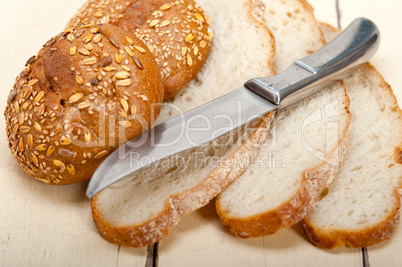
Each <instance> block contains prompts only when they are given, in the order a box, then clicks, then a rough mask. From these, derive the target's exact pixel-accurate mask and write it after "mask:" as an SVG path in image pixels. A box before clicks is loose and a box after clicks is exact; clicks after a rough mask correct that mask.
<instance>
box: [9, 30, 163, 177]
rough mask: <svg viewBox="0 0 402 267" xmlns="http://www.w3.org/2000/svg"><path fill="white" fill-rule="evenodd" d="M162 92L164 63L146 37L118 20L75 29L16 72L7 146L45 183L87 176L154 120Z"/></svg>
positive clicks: (26, 169)
mask: <svg viewBox="0 0 402 267" xmlns="http://www.w3.org/2000/svg"><path fill="white" fill-rule="evenodd" d="M127 38H130V42H133V45H136V46H138V47H140V48H141V49H142V52H140V51H138V50H137V49H133V50H132V49H131V48H130V46H131V44H130V42H129V41H128V39H127ZM116 46H119V48H118V47H116ZM122 50H124V51H123V52H121V51H122ZM162 100H163V81H162V78H161V76H160V73H159V68H158V66H157V64H156V62H155V60H154V57H153V55H152V53H151V52H150V51H149V50H148V49H147V47H146V46H145V45H144V44H143V43H142V41H141V40H139V39H138V38H136V37H135V36H133V35H132V34H131V33H129V32H127V31H125V30H122V29H120V28H117V27H116V26H113V25H103V26H93V27H83V28H80V29H71V30H69V31H65V32H62V33H61V34H59V35H58V36H56V37H55V38H52V39H51V40H49V41H48V42H47V43H46V44H45V46H44V48H43V49H42V50H41V51H39V53H38V55H36V56H34V57H32V58H31V59H30V60H28V62H27V68H26V69H25V70H24V71H23V72H22V73H21V74H20V75H19V76H18V77H17V80H16V83H15V85H14V89H13V90H12V91H11V92H10V96H9V98H8V102H7V106H6V110H5V117H6V123H7V125H6V130H7V137H8V141H9V147H10V149H11V152H12V153H13V155H14V156H15V158H16V159H17V161H18V163H19V164H20V165H21V166H22V167H23V168H24V170H25V171H27V172H28V173H29V174H30V175H31V176H33V177H35V178H36V179H38V180H40V181H42V182H44V183H48V184H53V185H65V184H72V183H78V182H81V181H85V180H88V179H89V178H90V177H91V176H92V174H93V172H94V171H95V169H96V168H97V167H98V166H99V164H100V163H101V162H102V161H103V160H104V159H105V157H106V156H107V155H109V154H110V153H111V152H112V151H113V150H114V149H116V148H117V147H118V146H119V144H121V143H123V142H126V141H127V140H130V139H131V138H133V137H135V136H136V135H138V134H140V133H142V132H143V131H144V130H146V129H148V128H149V127H150V126H151V125H152V124H153V122H154V120H155V118H156V116H157V115H158V114H159V112H160V103H161V102H162Z"/></svg>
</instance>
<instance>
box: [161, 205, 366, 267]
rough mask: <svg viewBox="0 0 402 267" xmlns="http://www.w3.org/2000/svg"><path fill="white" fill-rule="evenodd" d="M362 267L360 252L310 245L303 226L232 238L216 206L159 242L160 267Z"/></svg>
mask: <svg viewBox="0 0 402 267" xmlns="http://www.w3.org/2000/svg"><path fill="white" fill-rule="evenodd" d="M190 265H191V266H223V265H225V266H234V267H235V266H239V267H240V266H306V267H307V266H355V267H360V266H362V256H361V253H360V249H346V248H343V249H339V250H335V251H324V250H321V249H318V248H316V247H314V246H313V245H311V244H310V243H309V242H308V241H307V240H306V237H305V235H304V233H303V230H302V228H301V226H300V225H296V226H294V227H291V228H289V229H284V230H281V231H279V232H278V233H276V234H274V235H271V236H266V237H260V238H251V239H241V238H237V237H234V236H232V235H230V234H229V233H228V232H226V231H225V229H224V228H223V227H222V224H221V223H220V221H219V219H218V218H217V215H216V213H215V207H214V204H213V203H210V204H208V205H207V206H206V207H204V208H202V209H200V210H198V211H196V212H194V213H192V214H189V215H187V216H184V218H183V220H182V221H181V222H180V224H179V225H178V226H177V227H176V228H174V229H173V230H172V232H171V233H170V234H169V236H168V237H167V238H165V239H164V240H162V241H161V242H160V247H159V266H160V267H164V266H190Z"/></svg>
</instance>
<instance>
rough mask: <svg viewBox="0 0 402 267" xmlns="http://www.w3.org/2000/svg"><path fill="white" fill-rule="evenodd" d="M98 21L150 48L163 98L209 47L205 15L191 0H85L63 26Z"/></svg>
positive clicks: (198, 65)
mask: <svg viewBox="0 0 402 267" xmlns="http://www.w3.org/2000/svg"><path fill="white" fill-rule="evenodd" d="M100 23H110V24H113V25H116V26H118V27H121V28H123V29H126V30H128V31H131V32H132V33H134V34H135V35H136V36H137V37H138V38H140V39H141V40H142V41H143V42H144V43H145V44H146V45H147V46H148V48H149V50H151V52H153V54H154V56H155V59H156V62H157V63H158V65H159V67H160V69H161V75H162V78H163V80H164V82H165V96H164V100H168V99H170V98H172V97H173V96H174V95H176V94H177V93H178V92H179V91H180V89H181V88H183V87H184V86H185V85H186V84H187V83H188V82H189V81H191V80H192V79H193V78H194V77H195V75H196V74H197V73H198V71H199V70H200V69H201V67H202V65H203V64H204V62H205V60H206V59H207V57H208V54H209V50H210V48H211V41H212V32H211V30H210V27H209V19H208V17H207V16H206V15H205V14H204V11H203V10H202V9H201V7H199V6H198V4H197V3H196V2H195V1H194V0H180V1H178V0H147V1H144V0H114V1H109V0H101V1H100V0H88V2H86V3H85V4H84V6H83V7H82V8H81V9H80V10H79V12H78V13H77V14H76V15H75V16H74V18H72V19H71V21H70V22H69V23H68V26H67V27H75V26H77V25H83V24H100Z"/></svg>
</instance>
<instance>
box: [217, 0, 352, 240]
mask: <svg viewBox="0 0 402 267" xmlns="http://www.w3.org/2000/svg"><path fill="white" fill-rule="evenodd" d="M263 2H264V3H265V9H264V8H262V9H261V10H260V12H259V13H257V16H259V17H262V18H263V21H264V22H265V23H266V24H267V25H268V27H270V28H272V31H273V34H274V36H275V39H276V40H278V42H277V54H276V58H275V61H274V65H275V66H276V67H277V68H278V69H280V70H282V68H283V67H284V66H286V65H287V64H289V63H290V62H292V61H294V60H296V59H298V58H300V57H304V56H307V55H308V54H309V53H310V52H311V51H313V50H316V49H318V48H319V47H320V46H322V45H324V39H323V35H322V32H321V29H320V27H319V24H318V23H317V21H316V20H315V18H314V15H313V13H312V9H311V8H310V6H309V5H308V4H307V3H306V2H305V1H300V0H288V1H281V0H269V1H268V0H264V1H263ZM287 47H289V50H288V49H287ZM279 51H282V54H280V53H279ZM350 125H351V114H350V113H349V98H348V97H347V95H346V89H345V88H344V86H343V84H342V83H341V82H339V83H337V84H335V85H334V86H332V87H331V88H329V89H326V90H324V91H322V92H320V93H318V94H316V95H314V96H313V97H310V98H309V99H306V100H304V101H302V102H299V103H297V104H295V105H293V106H291V107H288V108H286V109H283V110H280V111H278V112H277V115H276V117H275V119H274V122H273V123H272V128H271V131H270V136H269V138H268V139H267V141H266V143H265V144H264V145H263V146H262V147H261V148H260V150H259V153H258V155H257V157H256V158H255V159H254V161H253V162H252V163H251V164H250V166H249V167H248V168H247V170H246V172H244V174H243V175H242V176H240V177H239V178H237V179H236V180H235V181H234V182H233V183H232V184H230V185H229V186H228V187H227V188H226V189H225V190H223V191H222V193H221V194H220V195H219V196H218V197H217V199H216V209H217V213H218V216H219V218H220V220H221V221H222V223H223V224H224V226H225V227H226V228H227V229H228V230H229V231H230V232H231V233H232V234H234V235H238V236H240V237H243V238H248V237H257V236H263V235H268V234H273V233H275V232H276V231H278V230H279V229H281V228H283V227H289V226H291V225H293V224H295V223H297V222H299V221H300V220H302V219H303V218H304V217H305V216H306V215H307V214H308V213H309V212H310V211H311V209H312V208H313V207H314V204H315V203H316V202H317V200H318V199H319V197H320V193H321V191H322V190H324V189H325V188H326V187H327V186H328V184H330V183H331V182H332V181H333V179H334V177H335V176H336V174H337V172H338V171H339V166H340V164H341V162H342V157H343V155H344V153H345V150H346V148H347V146H348V142H349V129H350Z"/></svg>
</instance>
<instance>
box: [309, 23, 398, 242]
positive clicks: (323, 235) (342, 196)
mask: <svg viewBox="0 0 402 267" xmlns="http://www.w3.org/2000/svg"><path fill="white" fill-rule="evenodd" d="M323 29H324V31H325V32H326V37H327V38H329V39H331V38H332V37H333V36H334V35H335V34H336V32H337V31H336V30H335V29H333V28H331V27H329V26H328V25H324V26H323ZM344 81H345V84H346V88H347V92H348V94H349V96H350V99H351V104H350V109H351V112H352V114H353V118H354V120H353V125H352V138H351V144H350V148H349V150H348V152H347V153H346V155H345V161H344V165H343V166H342V167H341V170H340V173H339V177H338V178H337V179H336V180H335V181H334V183H332V184H331V185H330V186H329V188H328V194H327V195H326V196H325V197H324V198H323V199H322V200H321V201H320V202H319V203H318V206H317V207H316V208H315V209H314V211H313V212H312V213H311V214H309V215H308V216H307V217H306V218H305V219H304V220H303V223H302V224H303V227H304V230H305V232H306V234H307V235H308V237H309V238H310V240H311V241H312V242H313V243H314V244H315V245H316V246H318V247H322V248H326V249H332V248H335V247H340V246H350V247H364V246H369V245H373V244H376V243H379V242H381V241H384V240H386V239H388V238H389V237H390V236H391V234H392V233H393V232H394V231H395V230H396V228H397V226H398V224H399V223H398V222H399V209H400V195H399V194H398V189H400V188H401V186H402V165H401V163H402V151H401V148H402V120H401V119H402V118H401V110H400V108H399V107H398V104H397V101H396V98H395V96H394V94H393V92H392V89H391V88H390V86H389V85H388V84H387V83H386V82H385V81H384V79H383V77H382V76H381V74H380V73H378V72H377V71H376V69H375V68H374V67H373V66H371V65H370V64H366V65H365V66H364V67H363V68H362V69H360V70H358V71H357V72H356V73H354V74H352V75H351V76H349V77H348V78H346V79H345V80H344Z"/></svg>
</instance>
